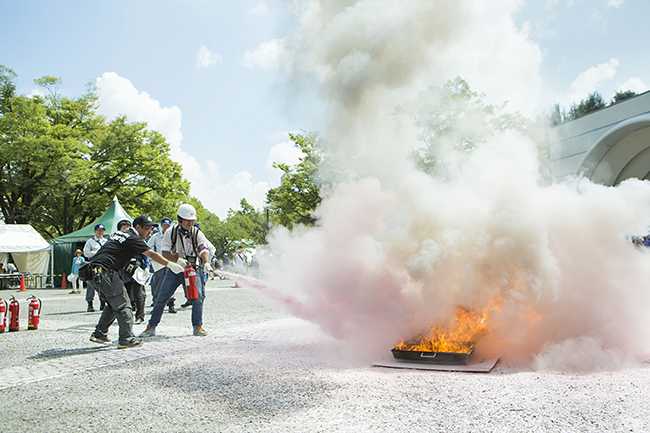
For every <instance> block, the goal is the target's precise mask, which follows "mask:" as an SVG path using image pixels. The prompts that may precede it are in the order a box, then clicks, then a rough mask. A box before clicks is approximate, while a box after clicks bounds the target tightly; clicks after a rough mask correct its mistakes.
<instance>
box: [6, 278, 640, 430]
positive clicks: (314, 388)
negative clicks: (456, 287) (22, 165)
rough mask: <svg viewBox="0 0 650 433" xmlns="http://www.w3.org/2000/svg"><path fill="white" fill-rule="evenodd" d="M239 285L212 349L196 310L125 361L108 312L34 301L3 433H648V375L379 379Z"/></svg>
mask: <svg viewBox="0 0 650 433" xmlns="http://www.w3.org/2000/svg"><path fill="white" fill-rule="evenodd" d="M232 285H233V284H232V282H230V281H227V280H226V281H219V280H216V281H210V282H209V284H208V286H207V287H208V298H207V299H206V304H205V328H206V330H208V332H209V335H208V336H207V337H194V336H191V324H190V313H191V312H190V309H189V308H188V309H185V310H179V312H178V314H176V315H171V314H168V313H167V312H166V313H165V314H164V316H163V320H162V323H161V325H160V326H159V327H158V335H157V336H156V337H154V338H153V339H150V340H147V342H146V343H145V345H144V346H143V347H140V348H136V349H126V350H118V349H117V348H116V344H115V343H113V345H112V346H109V347H100V346H98V345H96V344H94V343H91V342H90V341H88V338H89V336H90V333H91V332H92V330H93V329H94V325H95V324H96V322H97V319H98V318H99V312H96V313H86V312H85V306H86V305H85V302H84V299H83V295H69V294H68V291H67V290H56V289H53V290H40V291H34V292H33V293H35V294H36V295H37V296H38V297H40V298H41V299H42V301H43V314H42V316H41V324H40V326H39V329H38V330H36V331H27V330H26V325H27V324H26V317H27V316H26V314H27V308H26V306H27V304H26V302H25V301H24V300H25V299H26V298H27V296H28V295H30V294H31V293H32V291H29V292H26V293H25V292H21V293H18V294H17V295H18V298H19V299H20V300H21V318H22V320H21V323H22V326H21V331H20V332H15V333H4V334H0V362H1V366H0V431H7V432H23V431H24V432H27V431H29V432H69V431H83V432H109V431H110V432H114V431H124V430H126V429H131V430H134V431H165V432H177V431H178V432H181V431H191V432H204V431H219V432H221V431H223V432H257V431H268V432H312V431H323V432H329V431H349V432H360V431H364V432H365V431H373V432H374V431H385V432H394V431H407V432H429V431H439V432H447V431H472V432H484V431H493V432H507V431H518V432H519V431H520V432H529V431H539V432H542V431H544V432H545V431H557V432H573V431H575V432H583V431H590V432H591V431H593V432H600V431H621V432H622V431H626V432H629V431H638V432H643V431H650V413H649V411H648V409H647V402H648V401H650V387H648V383H650V368H648V366H647V365H645V364H641V365H639V366H638V368H632V369H629V370H625V371H613V372H604V373H599V374H590V375H570V374H563V373H537V372H533V371H529V370H521V369H514V368H512V367H509V366H508V365H503V364H499V365H497V367H496V368H495V370H493V372H492V373H490V374H468V373H444V372H423V371H416V370H396V369H385V368H376V367H371V366H369V365H368V364H366V363H362V364H359V363H354V362H351V361H349V360H344V359H342V358H341V357H340V356H339V354H340V352H338V346H337V345H336V344H335V342H333V341H332V340H330V339H328V338H326V337H324V336H323V335H321V334H320V332H319V331H318V329H316V328H315V327H314V326H313V325H311V324H309V323H306V322H304V321H301V320H298V319H295V318H291V317H287V316H286V315H284V314H282V313H279V312H277V311H274V310H273V309H271V308H268V307H267V306H265V305H264V304H263V303H262V302H260V301H259V300H258V299H257V297H256V296H255V293H253V292H252V291H250V290H248V289H239V288H237V289H235V288H232ZM11 293H16V292H14V291H11V292H10V291H6V290H5V291H1V292H0V296H2V297H3V298H5V299H6V298H7V295H9V294H11ZM177 294H178V295H180V296H182V294H181V292H180V291H179V292H178V293H177ZM181 301H182V300H181ZM149 310H150V309H149V308H147V311H149ZM136 328H137V329H138V330H140V329H144V326H143V325H139V326H137V327H136ZM111 332H112V335H111V338H112V339H114V340H116V339H117V325H114V326H113V327H112V328H111Z"/></svg>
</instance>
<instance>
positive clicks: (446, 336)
mask: <svg viewBox="0 0 650 433" xmlns="http://www.w3.org/2000/svg"><path fill="white" fill-rule="evenodd" d="M501 304H502V299H501V297H500V296H495V297H493V298H492V299H491V300H490V302H489V303H488V306H487V307H485V308H484V309H483V311H482V312H481V313H478V312H476V311H473V310H469V309H467V308H463V307H456V314H455V316H454V319H453V320H452V323H451V324H450V326H449V327H446V326H442V325H439V326H434V325H432V326H431V328H430V331H429V335H428V336H423V337H422V339H421V340H420V341H419V342H414V343H413V342H411V343H407V342H405V341H404V340H402V342H401V343H400V344H398V345H397V347H395V349H397V350H408V351H422V352H448V353H469V351H470V350H472V348H473V347H474V344H475V343H476V341H477V340H478V339H479V338H480V337H481V336H482V335H484V334H486V333H487V332H488V325H489V322H490V314H491V313H492V312H494V311H497V310H499V309H500V308H501Z"/></svg>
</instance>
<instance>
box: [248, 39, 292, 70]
mask: <svg viewBox="0 0 650 433" xmlns="http://www.w3.org/2000/svg"><path fill="white" fill-rule="evenodd" d="M285 55H286V50H285V47H284V39H273V40H271V41H268V42H263V43H261V44H259V45H258V46H257V48H255V49H254V50H253V51H250V50H246V53H244V66H245V67H247V68H262V69H270V68H275V67H278V66H279V65H280V62H281V60H282V58H283V57H284V56H285Z"/></svg>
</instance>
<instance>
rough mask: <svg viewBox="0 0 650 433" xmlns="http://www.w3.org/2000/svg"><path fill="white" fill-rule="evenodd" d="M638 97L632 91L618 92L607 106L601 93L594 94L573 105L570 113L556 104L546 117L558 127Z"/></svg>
mask: <svg viewBox="0 0 650 433" xmlns="http://www.w3.org/2000/svg"><path fill="white" fill-rule="evenodd" d="M636 95H637V93H636V92H633V91H632V90H625V91H617V92H616V94H615V95H614V97H613V98H612V100H611V101H610V103H609V105H607V104H606V103H605V100H604V99H603V97H602V96H601V94H600V93H598V92H593V93H590V94H589V96H588V97H587V98H585V99H583V100H582V101H580V103H578V104H572V105H571V108H570V109H569V111H568V112H567V111H566V110H564V109H563V108H561V107H560V104H557V103H556V104H554V105H553V107H552V108H551V110H550V112H548V113H547V114H546V117H547V118H548V120H549V121H550V123H551V125H553V126H557V125H561V124H563V123H566V122H569V121H571V120H576V119H579V118H581V117H583V116H586V115H587V114H590V113H593V112H594V111H597V110H600V109H601V108H606V107H611V106H612V105H614V104H616V103H618V102H621V101H624V100H626V99H629V98H632V97H633V96H636Z"/></svg>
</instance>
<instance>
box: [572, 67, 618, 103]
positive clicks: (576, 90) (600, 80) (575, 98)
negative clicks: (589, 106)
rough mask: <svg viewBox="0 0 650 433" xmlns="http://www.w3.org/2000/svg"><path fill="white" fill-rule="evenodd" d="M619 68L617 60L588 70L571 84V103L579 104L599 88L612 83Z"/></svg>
mask: <svg viewBox="0 0 650 433" xmlns="http://www.w3.org/2000/svg"><path fill="white" fill-rule="evenodd" d="M617 67H618V60H617V59H610V61H609V62H607V63H601V64H600V65H598V66H593V67H591V68H589V69H587V70H586V71H585V72H583V73H582V74H580V75H578V78H576V79H575V81H574V82H573V83H571V90H570V94H569V97H568V102H569V103H577V102H580V101H581V100H583V99H585V98H586V97H588V96H589V94H590V93H593V92H594V91H596V89H598V87H599V86H601V85H603V84H604V83H606V82H608V81H611V80H612V78H614V75H616V68H617Z"/></svg>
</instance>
